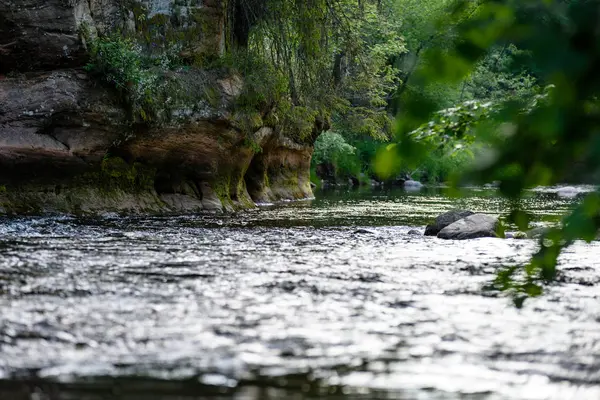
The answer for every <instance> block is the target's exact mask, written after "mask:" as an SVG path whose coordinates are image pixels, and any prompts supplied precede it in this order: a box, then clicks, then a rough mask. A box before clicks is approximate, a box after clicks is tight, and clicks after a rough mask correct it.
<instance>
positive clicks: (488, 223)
mask: <svg viewBox="0 0 600 400" xmlns="http://www.w3.org/2000/svg"><path fill="white" fill-rule="evenodd" d="M498 224H499V221H498V217H495V216H492V215H486V214H473V215H470V216H468V217H465V218H463V219H460V220H458V221H456V222H454V223H452V224H450V225H448V226H447V227H445V228H444V229H442V230H441V231H440V233H438V235H437V237H439V238H440V239H455V240H464V239H476V238H481V237H498V234H497V233H496V230H497V228H498Z"/></svg>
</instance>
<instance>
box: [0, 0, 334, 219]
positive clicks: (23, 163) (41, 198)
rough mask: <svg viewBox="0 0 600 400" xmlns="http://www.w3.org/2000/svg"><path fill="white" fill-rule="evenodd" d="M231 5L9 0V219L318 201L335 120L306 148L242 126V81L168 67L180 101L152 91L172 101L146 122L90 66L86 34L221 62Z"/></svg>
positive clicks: (1, 25) (0, 79) (0, 126)
mask: <svg viewBox="0 0 600 400" xmlns="http://www.w3.org/2000/svg"><path fill="white" fill-rule="evenodd" d="M225 13H226V7H225V2H224V1H222V0H206V1H202V2H200V1H183V2H182V1H179V0H142V1H133V0H125V1H122V0H69V1H65V0H19V1H17V0H0V213H43V212H94V213H95V212H104V211H122V212H196V211H201V210H210V211H220V210H231V209H235V208H248V207H253V206H254V204H255V202H270V201H277V200H282V199H290V200H291V199H300V198H306V197H311V196H312V190H311V187H310V180H309V167H310V159H311V156H312V143H313V142H314V140H315V139H316V137H317V136H318V135H319V133H320V132H321V131H322V130H323V129H324V126H322V125H318V124H316V126H315V133H314V135H313V137H311V138H309V139H307V140H305V141H303V142H302V143H298V142H296V141H294V140H292V139H291V138H289V137H286V133H285V132H281V131H278V130H277V129H274V127H269V126H261V125H260V124H259V125H257V126H254V125H253V127H252V130H251V131H248V130H247V129H244V130H243V129H241V128H240V124H239V123H238V117H239V116H238V113H237V110H236V109H235V104H236V99H237V98H238V96H239V95H240V93H241V92H242V88H243V85H244V82H243V78H241V77H239V76H236V75H231V74H228V72H226V71H204V70H201V69H200V68H195V67H191V68H180V69H178V70H168V71H166V72H165V73H164V74H163V75H162V79H163V81H164V82H165V86H166V84H173V86H176V87H177V88H179V91H180V92H181V95H180V97H181V98H182V99H183V100H178V99H174V100H173V99H171V97H174V96H165V98H164V99H163V98H156V99H153V101H154V102H155V103H169V102H171V103H173V102H174V104H175V105H172V106H171V107H170V109H169V110H168V111H165V112H163V113H162V114H161V118H162V120H161V121H160V123H155V124H140V123H138V122H139V121H136V120H132V119H131V118H130V116H129V113H130V110H128V108H127V105H126V104H124V101H123V97H122V95H120V94H119V93H118V92H117V91H116V90H114V88H111V87H109V86H107V85H105V84H102V83H101V82H99V81H98V80H97V79H95V78H94V77H92V76H90V75H89V74H88V73H86V71H85V70H84V69H83V66H84V65H85V64H86V63H87V53H88V47H89V43H87V41H89V40H92V39H93V38H95V37H96V36H97V35H109V34H111V33H114V32H124V33H125V34H126V35H128V36H129V37H130V38H131V39H132V40H134V41H136V43H140V46H142V47H143V48H144V51H146V52H148V54H151V55H153V56H160V54H161V53H165V52H167V51H174V50H176V51H177V52H178V53H179V54H180V56H181V57H184V58H185V59H198V58H202V57H215V56H219V55H220V54H222V52H223V49H224V43H225V42H224V37H225V36H224V35H225V32H226V26H225V24H226V21H227V17H226V15H225ZM172 38H176V40H175V41H173V39H172ZM174 46H175V47H174ZM167 94H169V93H167Z"/></svg>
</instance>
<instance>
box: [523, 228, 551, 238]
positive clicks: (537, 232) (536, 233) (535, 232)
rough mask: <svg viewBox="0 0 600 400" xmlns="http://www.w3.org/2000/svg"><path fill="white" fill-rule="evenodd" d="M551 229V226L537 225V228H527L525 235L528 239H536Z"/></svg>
mask: <svg viewBox="0 0 600 400" xmlns="http://www.w3.org/2000/svg"><path fill="white" fill-rule="evenodd" d="M551 229H552V228H550V227H548V226H539V227H537V228H533V229H530V230H528V231H527V232H525V235H526V236H527V237H528V238H529V239H538V238H540V237H542V236H544V235H545V234H547V233H548V232H550V230H551Z"/></svg>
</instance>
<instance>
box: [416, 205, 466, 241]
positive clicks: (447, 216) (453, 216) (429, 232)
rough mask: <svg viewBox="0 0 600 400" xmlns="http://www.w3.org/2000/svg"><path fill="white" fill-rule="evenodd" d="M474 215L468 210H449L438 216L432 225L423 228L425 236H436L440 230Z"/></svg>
mask: <svg viewBox="0 0 600 400" xmlns="http://www.w3.org/2000/svg"><path fill="white" fill-rule="evenodd" d="M473 214H475V213H474V212H473V211H469V210H451V211H448V212H445V213H443V214H441V215H439V216H438V217H437V218H436V219H435V222H434V223H433V224H429V225H427V227H426V228H425V236H436V235H437V234H438V233H440V231H441V230H442V229H444V228H445V227H447V226H448V225H450V224H452V223H454V222H456V221H458V220H461V219H463V218H465V217H468V216H469V215H473Z"/></svg>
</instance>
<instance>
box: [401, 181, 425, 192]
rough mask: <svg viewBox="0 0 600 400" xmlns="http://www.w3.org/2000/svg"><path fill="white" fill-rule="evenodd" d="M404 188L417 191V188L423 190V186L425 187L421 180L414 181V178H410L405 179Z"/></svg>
mask: <svg viewBox="0 0 600 400" xmlns="http://www.w3.org/2000/svg"><path fill="white" fill-rule="evenodd" d="M403 186H404V189H405V190H408V191H417V190H421V188H422V187H423V184H422V183H421V182H419V181H413V180H412V179H409V180H407V181H404V184H403Z"/></svg>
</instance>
